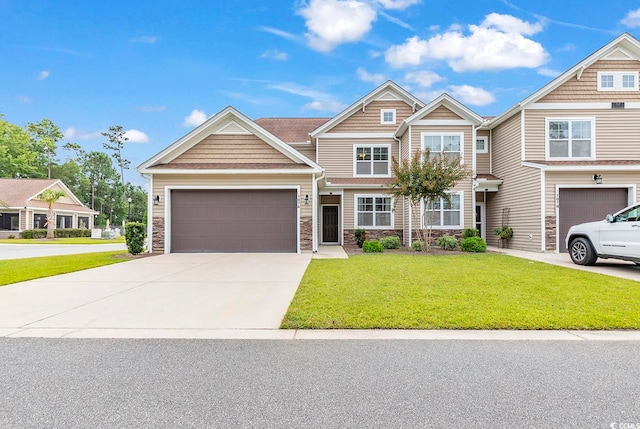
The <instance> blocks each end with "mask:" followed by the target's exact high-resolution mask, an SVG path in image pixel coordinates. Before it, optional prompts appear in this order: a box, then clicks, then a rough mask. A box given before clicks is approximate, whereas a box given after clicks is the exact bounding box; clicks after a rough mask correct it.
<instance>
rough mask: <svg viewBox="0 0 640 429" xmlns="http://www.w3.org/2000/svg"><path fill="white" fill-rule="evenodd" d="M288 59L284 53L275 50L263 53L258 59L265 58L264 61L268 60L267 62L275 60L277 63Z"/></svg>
mask: <svg viewBox="0 0 640 429" xmlns="http://www.w3.org/2000/svg"><path fill="white" fill-rule="evenodd" d="M288 57H289V56H288V55H287V53H286V52H282V51H279V50H277V49H269V50H267V51H264V52H263V53H262V55H260V58H265V59H269V60H277V61H284V60H286V59H287V58H288Z"/></svg>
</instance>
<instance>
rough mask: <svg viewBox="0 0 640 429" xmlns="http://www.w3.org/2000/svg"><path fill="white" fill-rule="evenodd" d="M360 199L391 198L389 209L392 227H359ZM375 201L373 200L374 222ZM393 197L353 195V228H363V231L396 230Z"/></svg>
mask: <svg viewBox="0 0 640 429" xmlns="http://www.w3.org/2000/svg"><path fill="white" fill-rule="evenodd" d="M358 198H390V199H391V201H390V202H389V207H390V209H391V225H388V226H387V225H382V226H369V225H358V213H359V212H358ZM375 205H376V202H375V199H374V200H373V206H374V211H373V221H374V222H375V220H376V216H375V213H376V212H375ZM393 212H394V210H393V197H392V196H391V195H389V194H354V195H353V226H354V228H356V229H357V228H362V229H395V228H394V226H395V219H394V216H393Z"/></svg>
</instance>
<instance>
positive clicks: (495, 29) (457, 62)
mask: <svg viewBox="0 0 640 429" xmlns="http://www.w3.org/2000/svg"><path fill="white" fill-rule="evenodd" d="M541 30H542V24H540V23H536V24H530V23H528V22H525V21H522V20H520V19H518V18H515V17H512V16H509V15H499V14H495V13H492V14H490V15H487V16H486V18H485V20H484V21H483V22H482V24H480V25H469V32H470V34H469V35H464V34H463V32H461V31H447V32H445V33H442V34H437V35H435V36H433V37H431V38H430V39H428V40H423V39H421V38H420V37H418V36H413V37H411V38H409V39H407V40H406V41H405V43H403V44H402V45H395V46H392V47H391V48H389V49H388V50H387V51H386V52H385V60H386V61H387V63H388V64H390V65H391V66H392V67H396V68H400V67H405V66H416V65H420V64H422V63H423V62H425V61H427V60H429V59H432V60H444V61H446V62H447V64H449V66H450V67H451V68H452V69H453V70H454V71H456V72H463V71H478V70H503V69H509V68H517V67H527V68H536V67H540V66H541V65H542V64H544V63H546V62H547V61H548V58H549V54H548V53H547V52H546V51H545V49H544V48H543V47H542V45H541V44H540V43H538V42H535V41H533V40H531V39H528V38H526V37H525V35H530V34H533V33H536V32H538V31H541Z"/></svg>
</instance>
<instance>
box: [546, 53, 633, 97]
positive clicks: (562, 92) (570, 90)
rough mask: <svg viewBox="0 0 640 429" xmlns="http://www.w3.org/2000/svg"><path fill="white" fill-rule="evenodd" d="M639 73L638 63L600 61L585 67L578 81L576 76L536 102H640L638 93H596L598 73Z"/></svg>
mask: <svg viewBox="0 0 640 429" xmlns="http://www.w3.org/2000/svg"><path fill="white" fill-rule="evenodd" d="M627 70H632V71H639V70H640V61H611V60H600V61H597V62H596V63H594V64H593V65H591V66H590V67H587V68H586V69H585V70H584V72H583V73H582V76H580V80H578V79H577V78H576V75H574V76H573V77H571V78H570V79H569V80H568V81H567V82H565V83H563V84H562V85H560V86H559V87H558V88H556V89H554V90H553V91H551V92H550V93H549V94H547V95H545V96H544V97H542V98H541V99H540V100H538V102H539V103H576V102H589V101H593V102H597V101H599V102H602V101H640V91H598V72H599V71H610V72H616V71H627Z"/></svg>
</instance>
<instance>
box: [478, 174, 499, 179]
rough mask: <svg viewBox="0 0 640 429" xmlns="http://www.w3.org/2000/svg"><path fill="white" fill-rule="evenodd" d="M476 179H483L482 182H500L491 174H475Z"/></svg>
mask: <svg viewBox="0 0 640 429" xmlns="http://www.w3.org/2000/svg"><path fill="white" fill-rule="evenodd" d="M476 179H484V180H502V179H501V178H499V177H498V176H494V175H493V174H476Z"/></svg>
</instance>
